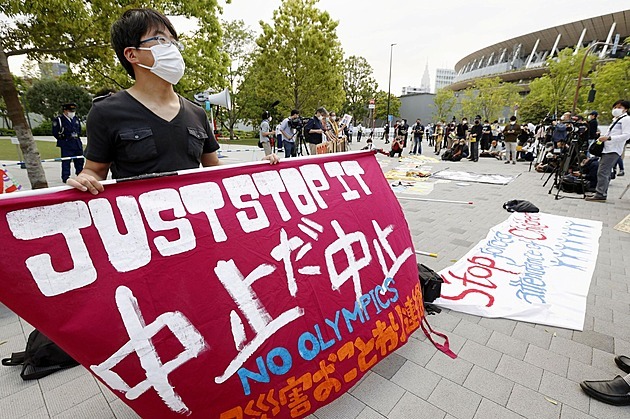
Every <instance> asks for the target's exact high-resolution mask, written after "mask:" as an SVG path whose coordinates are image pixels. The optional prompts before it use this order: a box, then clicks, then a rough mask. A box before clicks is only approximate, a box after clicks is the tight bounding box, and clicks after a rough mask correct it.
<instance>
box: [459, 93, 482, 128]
mask: <svg viewBox="0 0 630 419" xmlns="http://www.w3.org/2000/svg"><path fill="white" fill-rule="evenodd" d="M459 96H460V98H461V100H460V102H459V103H460V107H459V110H460V115H459V119H460V120H461V119H463V118H468V119H469V120H472V119H473V118H474V117H475V115H478V114H479V113H480V112H481V103H480V101H479V99H478V97H479V92H478V91H476V90H475V89H473V88H472V87H469V88H467V89H466V90H464V91H463V92H459Z"/></svg>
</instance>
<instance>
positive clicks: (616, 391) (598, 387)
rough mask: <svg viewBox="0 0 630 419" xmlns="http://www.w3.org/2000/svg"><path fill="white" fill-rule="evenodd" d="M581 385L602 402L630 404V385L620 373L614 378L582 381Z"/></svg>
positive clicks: (621, 404)
mask: <svg viewBox="0 0 630 419" xmlns="http://www.w3.org/2000/svg"><path fill="white" fill-rule="evenodd" d="M580 387H582V390H584V392H585V393H586V394H588V395H589V396H591V397H592V398H594V399H597V400H599V401H600V402H604V403H607V404H612V405H615V406H627V405H630V385H628V383H626V381H625V380H624V379H623V378H622V377H621V376H619V375H618V376H616V377H615V378H614V379H612V380H597V381H582V382H581V383H580Z"/></svg>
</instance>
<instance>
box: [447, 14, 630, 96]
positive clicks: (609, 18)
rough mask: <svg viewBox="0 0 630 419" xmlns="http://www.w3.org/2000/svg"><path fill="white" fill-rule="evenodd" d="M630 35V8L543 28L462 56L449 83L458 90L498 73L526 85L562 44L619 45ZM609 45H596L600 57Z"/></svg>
mask: <svg viewBox="0 0 630 419" xmlns="http://www.w3.org/2000/svg"><path fill="white" fill-rule="evenodd" d="M627 37H630V10H625V11H620V12H616V13H610V14H606V15H602V16H597V17H592V18H588V19H584V20H580V21H577V22H572V23H567V24H564V25H559V26H555V27H553V28H548V29H543V30H540V31H536V32H532V33H529V34H526V35H521V36H518V37H516V38H512V39H508V40H505V41H502V42H498V43H496V44H494V45H490V46H488V47H485V48H483V49H480V50H478V51H475V52H473V53H471V54H468V55H467V56H466V57H464V58H462V59H461V60H460V61H459V62H458V63H457V64H456V65H455V73H456V76H455V80H454V81H453V83H452V84H450V85H449V86H448V87H449V88H450V89H452V90H455V91H459V90H463V89H466V88H467V87H468V86H469V85H470V84H471V83H472V82H473V81H475V80H477V79H481V78H486V77H500V78H501V79H502V80H503V81H505V82H512V83H517V84H523V85H527V84H528V81H529V80H532V79H535V78H537V77H540V76H542V75H543V74H544V73H545V71H546V66H545V62H546V60H547V58H549V57H553V56H554V55H557V54H558V52H559V51H561V50H563V49H565V48H568V47H570V48H573V49H581V48H588V47H590V46H592V45H593V44H595V43H596V42H605V43H609V44H612V43H614V42H615V41H616V40H617V42H618V44H619V45H621V44H623V42H624V40H625V39H626V38H627ZM612 50H613V47H612V46H597V47H595V49H594V51H593V52H594V53H595V54H598V55H599V58H600V59H601V60H605V59H608V58H610V57H611V52H612Z"/></svg>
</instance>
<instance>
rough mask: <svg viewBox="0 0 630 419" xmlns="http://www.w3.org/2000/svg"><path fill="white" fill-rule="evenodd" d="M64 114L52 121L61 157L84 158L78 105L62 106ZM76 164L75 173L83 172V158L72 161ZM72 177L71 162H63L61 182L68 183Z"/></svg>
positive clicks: (68, 104) (67, 104)
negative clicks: (77, 111) (77, 114)
mask: <svg viewBox="0 0 630 419" xmlns="http://www.w3.org/2000/svg"><path fill="white" fill-rule="evenodd" d="M62 109H63V113H62V114H61V115H59V116H57V117H55V118H53V121H52V131H53V132H52V133H53V136H54V137H55V138H56V139H57V147H59V148H61V157H74V156H83V144H82V143H81V138H80V135H81V122H80V121H79V118H77V117H76V114H75V113H76V112H75V111H76V109H77V104H76V103H66V104H64V105H62ZM71 160H72V161H73V162H74V169H75V173H76V174H77V175H78V174H79V173H81V171H82V170H83V158H76V159H71ZM69 177H70V160H63V161H62V162H61V180H62V181H63V183H66V180H68V178H69Z"/></svg>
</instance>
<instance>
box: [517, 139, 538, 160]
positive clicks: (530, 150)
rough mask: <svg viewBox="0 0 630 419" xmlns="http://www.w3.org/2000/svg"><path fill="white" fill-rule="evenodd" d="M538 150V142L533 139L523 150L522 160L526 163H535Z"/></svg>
mask: <svg viewBox="0 0 630 419" xmlns="http://www.w3.org/2000/svg"><path fill="white" fill-rule="evenodd" d="M537 148H538V142H537V141H535V140H534V139H533V138H530V139H528V140H527V142H526V143H525V144H524V145H523V147H522V148H521V158H522V159H523V160H524V161H534V159H535V158H536V149H537Z"/></svg>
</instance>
